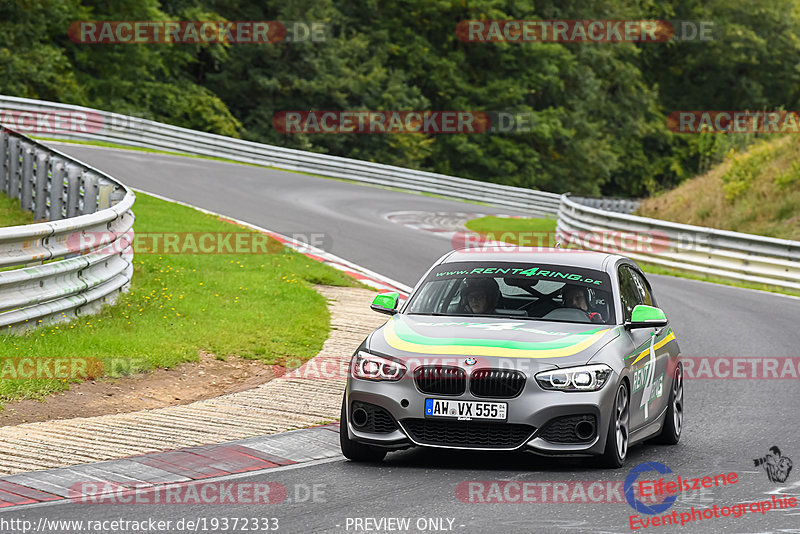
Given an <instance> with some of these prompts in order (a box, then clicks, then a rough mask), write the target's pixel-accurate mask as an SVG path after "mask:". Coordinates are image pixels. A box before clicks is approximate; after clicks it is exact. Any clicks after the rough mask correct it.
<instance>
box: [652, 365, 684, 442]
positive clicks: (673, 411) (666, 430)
mask: <svg viewBox="0 0 800 534" xmlns="http://www.w3.org/2000/svg"><path fill="white" fill-rule="evenodd" d="M682 429H683V364H682V363H680V362H678V365H676V366H675V375H674V376H673V377H672V387H671V388H670V390H669V405H668V406H667V413H666V414H665V415H664V426H663V427H662V428H661V432H660V433H659V434H658V436H656V437H655V438H653V440H652V441H653V443H662V444H664V445H675V444H677V443H678V441H680V439H681V430H682Z"/></svg>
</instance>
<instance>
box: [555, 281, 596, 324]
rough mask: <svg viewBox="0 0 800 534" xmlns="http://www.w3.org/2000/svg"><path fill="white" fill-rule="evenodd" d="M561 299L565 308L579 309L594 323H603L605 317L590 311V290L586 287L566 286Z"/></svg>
mask: <svg viewBox="0 0 800 534" xmlns="http://www.w3.org/2000/svg"><path fill="white" fill-rule="evenodd" d="M561 297H562V299H563V300H564V306H565V307H567V308H578V309H579V310H583V311H585V312H586V315H588V316H589V319H590V320H591V321H592V322H593V323H602V322H603V316H602V315H600V314H599V313H598V312H595V311H593V312H590V311H589V290H588V289H586V288H585V287H581V286H575V285H565V286H564V288H563V289H562V290H561Z"/></svg>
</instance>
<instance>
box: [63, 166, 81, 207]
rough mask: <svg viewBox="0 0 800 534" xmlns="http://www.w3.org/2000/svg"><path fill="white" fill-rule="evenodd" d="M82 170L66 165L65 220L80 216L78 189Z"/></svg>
mask: <svg viewBox="0 0 800 534" xmlns="http://www.w3.org/2000/svg"><path fill="white" fill-rule="evenodd" d="M82 176H83V170H82V169H81V168H80V167H78V166H77V165H67V218H70V217H77V216H78V215H80V214H81V213H80V206H79V205H78V202H79V201H80V189H81V177H82Z"/></svg>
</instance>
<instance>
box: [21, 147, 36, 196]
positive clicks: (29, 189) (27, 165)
mask: <svg viewBox="0 0 800 534" xmlns="http://www.w3.org/2000/svg"><path fill="white" fill-rule="evenodd" d="M21 147H22V173H21V174H20V176H19V179H20V188H19V189H20V191H19V207H20V208H22V209H23V210H24V211H33V145H31V144H30V143H22V144H21Z"/></svg>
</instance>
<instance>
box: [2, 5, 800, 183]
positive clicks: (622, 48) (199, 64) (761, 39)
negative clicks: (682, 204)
mask: <svg viewBox="0 0 800 534" xmlns="http://www.w3.org/2000/svg"><path fill="white" fill-rule="evenodd" d="M472 19H636V20H642V19H669V20H674V19H682V20H696V21H709V22H711V23H713V34H712V35H713V39H712V40H710V41H686V42H667V43H639V44H632V43H627V44H621V43H606V44H597V43H586V44H581V43H525V44H515V43H470V42H462V41H460V40H459V39H458V37H457V35H456V31H455V30H456V25H457V24H458V22H459V21H462V20H472ZM76 20H231V21H236V20H280V21H319V22H324V23H326V24H327V28H328V30H327V33H326V36H327V38H326V39H325V40H324V41H321V42H311V41H306V42H281V43H276V44H229V45H224V44H203V45H198V44H172V45H163V44H141V45H140V44H135V45H134V44H79V43H75V42H73V41H71V40H70V39H69V38H68V33H67V32H68V27H69V25H70V24H71V23H72V22H73V21H76ZM0 93H2V94H8V95H16V96H24V97H31V98H40V99H44V100H55V101H61V102H67V103H74V104H81V105H87V106H91V107H96V108H100V109H106V110H113V111H117V112H120V113H128V114H136V115H140V116H146V117H150V118H153V119H155V120H160V121H165V122H169V123H172V124H177V125H181V126H186V127H190V128H195V129H200V130H204V131H211V132H216V133H221V134H225V135H233V136H238V137H242V138H246V139H252V140H257V141H262V142H267V143H272V144H278V145H282V146H288V147H295V148H300V149H305V150H314V151H319V152H326V153H330V154H336V155H343V156H349V157H354V158H360V159H366V160H372V161H378V162H383V163H390V164H396V165H402V166H407V167H414V168H419V169H425V170H431V171H436V172H442V173H446V174H453V175H457V176H464V177H469V178H475V179H479V180H486V181H493V182H500V183H506V184H512V185H519V186H524V187H531V188H537V189H545V190H550V191H557V192H563V191H572V192H574V193H581V194H601V193H602V194H616V195H646V194H648V193H649V192H652V191H656V190H659V189H663V188H666V187H670V186H672V185H675V184H677V183H679V182H681V181H682V180H683V179H685V178H686V177H688V176H690V175H692V174H694V173H696V172H697V171H698V170H700V169H701V167H702V166H703V165H704V164H707V163H708V161H709V159H714V158H718V157H721V156H722V155H724V152H726V151H727V147H728V144H727V142H722V141H720V140H719V139H710V140H709V139H708V138H707V137H708V136H697V135H678V134H674V133H672V132H670V131H669V130H668V129H667V127H666V124H665V116H666V115H667V114H669V112H670V111H673V110H702V109H712V110H759V109H762V110H763V109H779V108H783V109H796V108H795V106H797V105H798V99H800V8H798V4H797V3H796V2H795V1H793V0H708V1H705V0H665V1H657V0H627V1H626V0H574V1H569V2H563V1H561V0H542V1H537V2H534V1H530V0H527V1H526V0H507V1H501V0H394V1H382V0H337V1H333V0H292V1H289V2H286V1H285V0H260V1H259V2H246V1H241V0H239V1H236V0H234V1H231V0H163V1H161V2H159V1H157V0H103V1H99V0H97V1H92V0H6V1H5V2H1V3H0ZM425 109H429V110H492V111H512V112H534V117H535V121H534V122H533V127H532V131H529V132H524V133H506V134H460V135H425V134H400V135H325V134H302V135H298V134H293V135H289V134H281V133H279V132H277V131H276V130H275V129H274V128H273V124H272V118H273V115H274V114H275V113H276V112H278V111H282V110H425ZM717 137H719V136H717Z"/></svg>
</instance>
